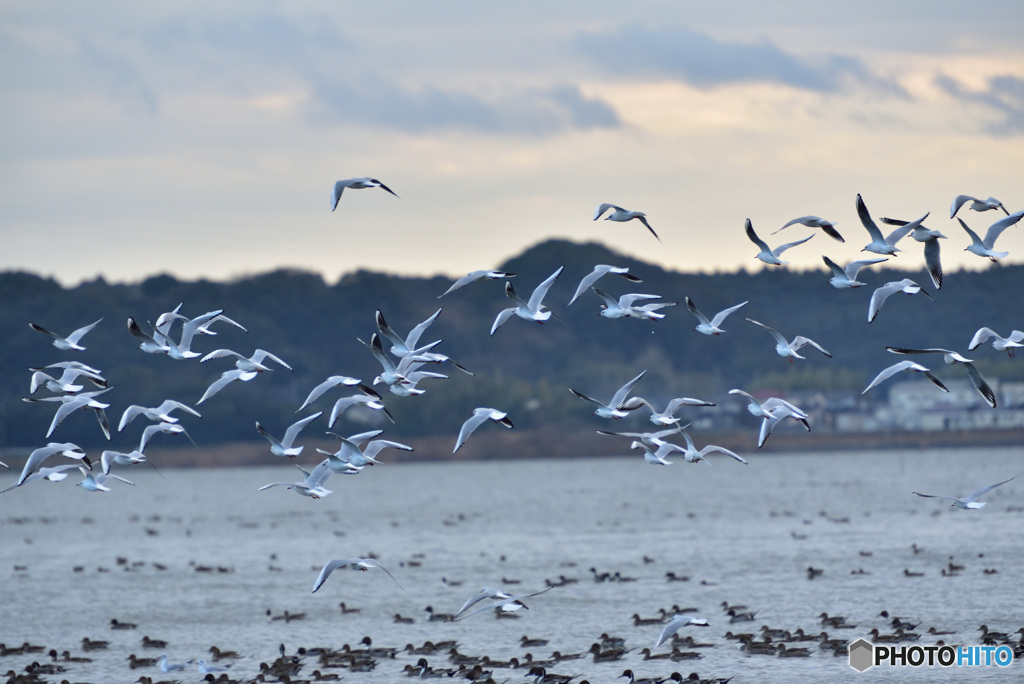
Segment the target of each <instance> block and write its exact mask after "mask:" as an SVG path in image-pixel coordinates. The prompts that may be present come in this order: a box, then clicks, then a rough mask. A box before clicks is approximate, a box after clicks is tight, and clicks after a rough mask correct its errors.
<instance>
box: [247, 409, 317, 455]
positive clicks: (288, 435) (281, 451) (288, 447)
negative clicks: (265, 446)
mask: <svg viewBox="0 0 1024 684" xmlns="http://www.w3.org/2000/svg"><path fill="white" fill-rule="evenodd" d="M322 415H323V411H317V412H316V413H314V414H313V415H311V416H306V417H305V418H303V419H302V420H298V421H295V422H294V423H292V424H291V425H289V426H288V429H286V430H285V431H284V437H282V438H281V439H280V440H278V439H277V438H276V437H274V436H273V435H272V434H270V433H269V432H267V431H266V429H265V428H264V427H263V426H262V425H260V422H259V421H258V420H257V421H256V432H258V433H260V434H261V435H263V436H264V437H266V438H267V441H268V442H270V453H272V454H274V455H275V456H287V457H288V458H295V457H296V456H298V455H299V454H301V453H302V449H303V447H301V446H298V447H293V446H292V444H294V443H295V438H296V437H298V436H299V433H300V432H302V428H304V427H306V426H307V425H309V424H310V423H312V422H313V421H314V420H316V419H317V418H319V417H320V416H322Z"/></svg>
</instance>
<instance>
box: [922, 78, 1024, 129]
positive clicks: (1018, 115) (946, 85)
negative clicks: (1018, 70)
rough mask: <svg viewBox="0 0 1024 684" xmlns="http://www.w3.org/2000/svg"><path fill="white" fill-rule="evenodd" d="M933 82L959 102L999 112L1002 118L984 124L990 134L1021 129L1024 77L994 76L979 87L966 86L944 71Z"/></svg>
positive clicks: (1022, 126)
mask: <svg viewBox="0 0 1024 684" xmlns="http://www.w3.org/2000/svg"><path fill="white" fill-rule="evenodd" d="M935 84H936V85H938V86H939V87H940V88H942V90H943V91H945V92H946V93H947V94H948V95H950V96H952V97H954V98H956V99H957V100H960V101H961V102H966V103H970V104H979V105H982V106H985V107H988V108H990V109H993V110H995V111H997V112H999V113H1000V114H1002V115H1003V119H1002V121H998V122H995V123H987V124H986V125H985V126H984V129H985V131H986V132H988V133H989V134H991V135H995V136H1010V135H1017V134H1020V133H1022V132H1024V79H1021V78H1018V77H1017V76H995V77H993V78H990V79H989V81H988V87H987V88H986V89H985V90H981V91H975V90H965V89H964V88H963V87H962V86H961V85H960V83H959V82H958V81H956V80H955V79H953V78H950V77H949V76H945V75H943V76H939V77H938V78H936V79H935Z"/></svg>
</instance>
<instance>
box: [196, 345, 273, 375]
mask: <svg viewBox="0 0 1024 684" xmlns="http://www.w3.org/2000/svg"><path fill="white" fill-rule="evenodd" d="M225 356H234V357H235V368H237V369H238V370H243V371H246V372H255V373H264V372H267V371H272V370H274V369H273V368H271V367H270V366H267V365H265V364H264V363H263V362H264V361H265V360H267V359H270V360H271V361H273V362H274V363H276V364H278V365H279V366H282V367H284V368H287V369H288V370H292V367H291V366H289V365H288V364H287V363H285V362H284V361H282V360H281V359H279V358H278V357H276V356H274V355H273V354H271V353H270V352H268V351H267V350H265V349H257V350H256V351H255V352H253V355H252V356H250V357H249V358H246V357H244V356H242V355H241V354H239V353H238V352H236V351H231V350H230V349H214V350H213V351H212V352H210V353H209V354H207V355H206V356H204V357H203V358H201V359H199V363H206V362H207V361H209V360H210V359H219V358H223V357H225Z"/></svg>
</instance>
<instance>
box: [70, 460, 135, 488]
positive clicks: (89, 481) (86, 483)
mask: <svg viewBox="0 0 1024 684" xmlns="http://www.w3.org/2000/svg"><path fill="white" fill-rule="evenodd" d="M78 469H79V470H80V471H81V473H82V475H83V476H84V479H83V480H82V481H81V482H76V483H75V486H77V487H81V488H82V489H84V490H86V491H88V492H109V491H110V487H108V486H107V485H106V481H107V480H108V479H109V478H111V477H112V478H114V479H115V480H120V481H121V482H124V483H125V484H129V485H131V486H133V487H134V486H135V483H134V482H131V481H130V480H126V479H124V478H123V477H120V476H118V475H114V474H113V473H110V474H106V473H100V474H98V475H95V476H94V475H93V474H92V473H90V472H89V471H88V470H87V469H86V468H84V467H81V466H79V468H78Z"/></svg>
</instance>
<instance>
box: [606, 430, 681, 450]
mask: <svg viewBox="0 0 1024 684" xmlns="http://www.w3.org/2000/svg"><path fill="white" fill-rule="evenodd" d="M682 430H683V428H682V427H681V426H679V425H678V424H677V425H676V426H675V427H671V428H669V429H667V430H659V431H658V432H612V431H611V430H595V432H597V434H599V435H611V436H613V437H629V438H632V439H638V440H640V441H641V442H643V443H644V444H646V445H648V446H653V447H660V446H661V445H663V444H671V442H666V441H665V437H668V436H669V435H675V434H679V433H680V432H682Z"/></svg>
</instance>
